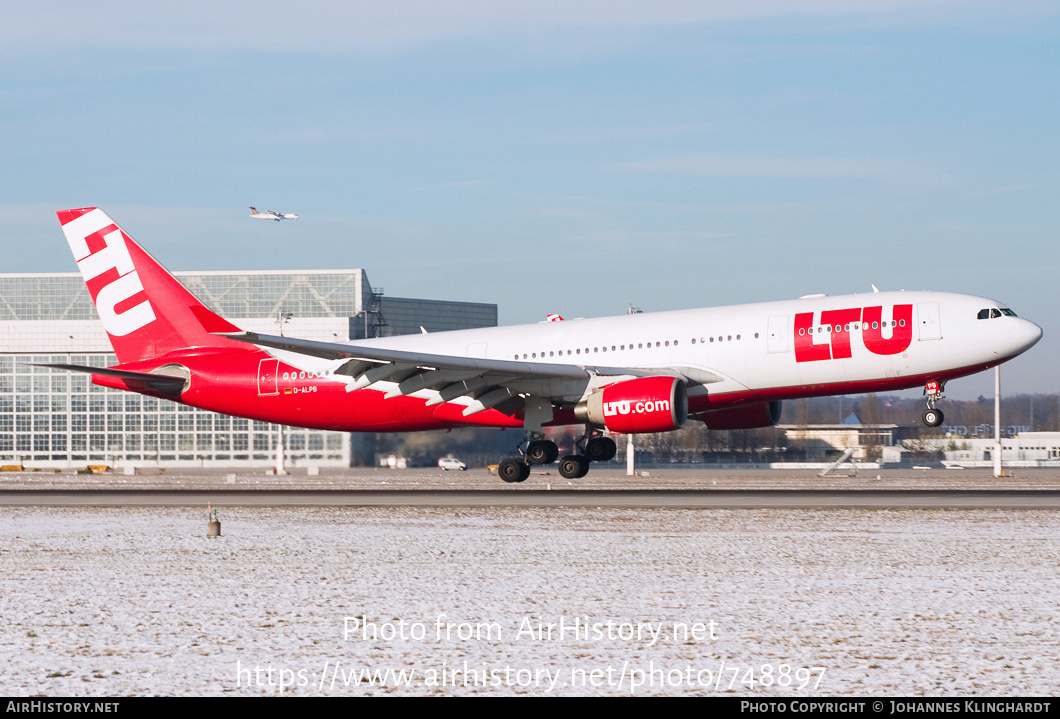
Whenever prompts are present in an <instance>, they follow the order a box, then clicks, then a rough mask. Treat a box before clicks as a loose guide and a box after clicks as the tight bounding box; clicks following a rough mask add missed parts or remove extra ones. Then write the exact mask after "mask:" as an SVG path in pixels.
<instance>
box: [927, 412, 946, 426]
mask: <svg viewBox="0 0 1060 719" xmlns="http://www.w3.org/2000/svg"><path fill="white" fill-rule="evenodd" d="M922 418H923V420H924V424H925V425H927V426H928V427H938V426H939V425H940V424H942V420H943V414H942V411H941V410H937V409H926V410H924V414H923V417H922Z"/></svg>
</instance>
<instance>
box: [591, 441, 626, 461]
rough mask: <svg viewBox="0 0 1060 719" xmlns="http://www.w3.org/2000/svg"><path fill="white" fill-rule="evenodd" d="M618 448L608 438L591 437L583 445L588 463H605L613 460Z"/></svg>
mask: <svg viewBox="0 0 1060 719" xmlns="http://www.w3.org/2000/svg"><path fill="white" fill-rule="evenodd" d="M617 451H618V447H617V446H616V445H615V440H613V439H611V438H610V437H593V438H592V439H590V440H589V441H588V443H586V445H585V455H586V456H587V457H588V458H589V461H590V462H606V461H607V460H609V459H614V457H615V452H617Z"/></svg>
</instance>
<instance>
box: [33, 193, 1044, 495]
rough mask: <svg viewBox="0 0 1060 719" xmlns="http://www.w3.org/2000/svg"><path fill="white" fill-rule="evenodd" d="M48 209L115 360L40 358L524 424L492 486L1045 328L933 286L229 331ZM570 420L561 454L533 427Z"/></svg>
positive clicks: (768, 419)
mask: <svg viewBox="0 0 1060 719" xmlns="http://www.w3.org/2000/svg"><path fill="white" fill-rule="evenodd" d="M58 217H59V222H60V223H61V224H62V227H63V232H64V234H65V235H66V239H67V241H68V243H69V244H70V249H71V250H72V251H73V254H74V259H75V260H77V265H78V267H79V268H80V270H81V273H82V275H83V276H84V278H85V282H86V283H87V286H88V291H89V294H90V295H91V297H92V300H93V301H94V302H95V304H96V310H97V311H98V312H99V315H100V319H101V320H102V321H103V326H104V328H105V329H106V331H107V334H108V335H109V336H110V342H111V345H112V346H113V347H114V352H115V354H116V355H117V357H118V361H119V362H120V364H118V365H117V366H115V367H105V368H104V367H89V366H80V365H70V364H56V365H47V366H51V367H60V368H63V369H67V370H73V371H77V372H87V373H89V374H91V375H92V382H93V383H95V384H98V385H102V386H105V387H115V388H117V389H123V390H128V391H132V392H139V393H141V394H146V395H150V396H153V397H162V398H166V399H171V400H174V401H177V402H183V403H185V404H188V405H191V406H193V407H201V408H203V409H208V410H212V411H214V412H222V413H224V414H230V415H236V416H239V417H249V418H252V419H257V420H262V421H266V422H278V423H282V424H291V425H297V426H301V427H314V428H319V429H329V430H335V431H343V432H405V431H413V430H430V429H449V428H452V427H461V426H480V427H512V428H518V429H522V430H524V431H525V433H526V434H525V436H524V438H523V441H522V443H521V444H520V446H519V448H518V451H519V454H520V456H518V457H512V458H509V459H506V460H504V461H503V462H501V464H500V467H499V469H498V474H499V475H500V477H501V479H503V480H504V481H506V482H521V481H523V480H525V479H526V478H527V477H528V476H529V475H530V467H531V466H532V465H536V464H549V463H551V462H555V461H557V459H558V460H559V466H558V469H559V473H560V475H562V476H563V477H565V478H567V479H571V478H575V477H582V476H584V475H585V473H586V472H588V471H589V463H590V462H601V461H606V460H609V459H611V458H612V457H614V456H615V451H616V445H615V441H614V440H613V439H611V437H608V436H607V435H606V433H605V430H606V431H607V432H610V433H614V434H630V433H632V434H640V433H651V432H667V431H670V430H675V429H678V428H680V427H681V426H682V425H684V424H685V422H686V421H688V420H690V419H694V420H698V421H701V422H703V423H704V424H705V425H706V426H707V427H708V428H711V429H749V428H754V427H769V426H771V425H774V424H776V422H777V420H778V419H779V417H780V402H781V400H785V399H797V398H800V397H819V396H823V395H832V394H847V393H856V392H857V393H860V392H889V391H893V390H898V389H906V388H909V387H923V388H924V391H925V394H926V395H927V409H926V410H925V411H924V415H923V421H924V424H926V425H928V426H930V427H937V426H938V425H940V424H941V423H942V412H940V411H939V410H938V409H936V408H935V402H936V401H937V400H938V399H940V398H941V397H942V391H943V387H944V385H945V383H946V382H947V381H948V380H951V379H956V378H957V377H964V376H967V375H970V374H975V373H976V372H982V371H983V370H985V369H988V368H991V367H995V366H997V365H999V364H1001V363H1002V362H1005V361H1007V360H1010V359H1012V358H1013V357H1016V356H1017V355H1019V354H1021V353H1023V352H1025V351H1026V350H1028V349H1030V347H1032V346H1033V345H1034V344H1035V343H1036V342H1037V341H1038V340H1039V339H1041V336H1042V330H1041V328H1040V327H1039V326H1038V325H1036V324H1034V323H1033V322H1029V321H1027V320H1025V319H1021V318H1019V317H1017V316H1016V314H1015V313H1014V312H1013V311H1012V310H1010V309H1009V308H1008V307H1007V306H1005V305H1004V304H1003V303H1001V302H997V301H995V300H991V299H987V298H985V297H974V296H971V295H958V294H950V293H942V292H872V293H871V294H862V295H847V296H839V297H827V296H825V295H807V296H805V297H802V298H799V299H794V300H784V301H779V302H765V303H759V304H750V305H734V306H729V307H713V308H704V309H696V310H681V311H676V312H655V313H637V314H626V315H620V316H618V317H602V318H598V319H577V320H568V321H565V322H558V321H557V322H542V323H538V324H534V325H524V326H521V327H487V328H482V329H471V330H458V331H455V332H432V333H430V334H415V335H406V336H401V337H380V338H377V339H365V340H358V341H356V342H348V343H347V342H317V341H310V340H302V339H296V338H292V337H280V336H272V335H264V334H258V333H256V332H244V331H242V330H241V329H240V328H239V327H236V326H235V325H233V324H232V323H231V322H229V321H228V320H226V319H224V318H222V317H220V316H218V315H216V314H214V313H213V312H211V311H210V310H209V309H208V308H207V307H206V306H205V305H203V304H202V303H201V302H200V301H199V300H198V299H196V298H195V297H194V296H192V295H191V293H189V292H188V291H187V290H186V289H185V288H184V287H183V286H182V285H181V284H180V282H178V281H177V280H176V279H174V278H173V276H172V275H170V274H169V272H167V271H166V270H165V269H164V268H163V267H162V266H161V265H159V264H158V263H157V262H156V261H155V260H154V259H153V258H152V257H151V255H149V254H147V252H145V251H144V250H143V249H142V248H141V247H140V246H139V245H138V244H136V243H135V242H134V241H133V240H132V238H130V237H129V236H128V235H127V234H125V233H124V232H123V231H122V230H121V228H120V227H118V225H116V224H115V223H114V221H113V220H112V219H111V218H110V217H108V216H107V215H106V214H105V213H104V212H103V211H102V210H99V209H97V208H93V207H86V208H81V209H75V210H62V211H60V212H59V213H58ZM563 425H576V426H577V425H580V426H582V427H584V428H585V433H584V434H583V435H582V436H581V437H580V438H578V439H577V440H575V442H574V443H573V445H574V446H573V448H572V449H571V450H570V452H569V454H566V455H565V456H563V457H562V458H560V448H559V447H558V445H557V444H556V443H555V442H554V441H552V440H551V439H548V438H546V436H545V434H544V428H546V427H556V426H563Z"/></svg>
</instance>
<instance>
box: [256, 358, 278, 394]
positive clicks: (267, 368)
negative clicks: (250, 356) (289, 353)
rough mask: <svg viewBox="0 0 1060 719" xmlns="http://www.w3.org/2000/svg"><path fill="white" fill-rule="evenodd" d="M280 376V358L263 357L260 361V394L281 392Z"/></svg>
mask: <svg viewBox="0 0 1060 719" xmlns="http://www.w3.org/2000/svg"><path fill="white" fill-rule="evenodd" d="M279 376H280V360H278V359H263V360H261V361H260V362H258V396H259V397H261V396H265V395H276V394H279V393H280V389H279V384H278V379H279Z"/></svg>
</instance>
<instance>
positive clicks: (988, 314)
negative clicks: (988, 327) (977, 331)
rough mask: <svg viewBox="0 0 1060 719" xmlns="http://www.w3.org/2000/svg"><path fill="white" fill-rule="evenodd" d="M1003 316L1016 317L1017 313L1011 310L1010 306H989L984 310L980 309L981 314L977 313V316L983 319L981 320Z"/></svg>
mask: <svg viewBox="0 0 1060 719" xmlns="http://www.w3.org/2000/svg"><path fill="white" fill-rule="evenodd" d="M1001 316H1005V317H1015V316H1016V313H1015V312H1013V311H1012V310H1010V309H1009V308H1008V307H1005V308H1004V309H998V308H996V307H988V308H986V309H984V310H979V314H978V315H976V317H977V318H978V319H981V320H992V319H994V318H996V317H1001Z"/></svg>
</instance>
